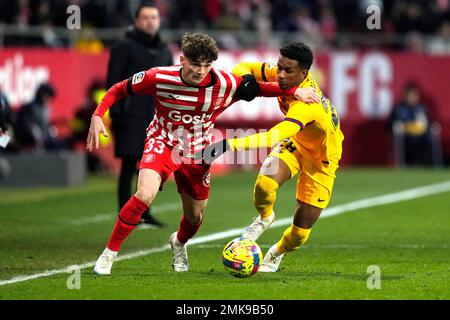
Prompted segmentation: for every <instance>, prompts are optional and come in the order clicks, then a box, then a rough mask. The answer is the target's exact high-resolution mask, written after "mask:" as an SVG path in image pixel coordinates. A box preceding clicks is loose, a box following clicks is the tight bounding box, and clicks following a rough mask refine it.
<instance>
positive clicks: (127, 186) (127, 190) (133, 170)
mask: <svg viewBox="0 0 450 320" xmlns="http://www.w3.org/2000/svg"><path fill="white" fill-rule="evenodd" d="M139 160H140V157H123V158H122V167H121V168H120V176H119V188H118V194H119V210H120V209H121V208H122V207H123V206H124V205H125V204H126V203H127V202H128V200H130V198H131V194H132V191H131V184H132V182H133V178H134V177H135V176H136V177H137V174H138V173H139V170H138V167H137V165H138V161H139ZM133 190H134V188H133ZM149 216H150V209H149V210H147V211H146V212H144V214H143V215H142V219H146V218H148V217H149Z"/></svg>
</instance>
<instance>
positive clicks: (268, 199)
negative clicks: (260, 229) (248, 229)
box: [253, 174, 279, 219]
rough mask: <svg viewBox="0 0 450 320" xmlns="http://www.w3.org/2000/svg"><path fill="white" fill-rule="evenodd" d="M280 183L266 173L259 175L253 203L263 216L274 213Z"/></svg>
mask: <svg viewBox="0 0 450 320" xmlns="http://www.w3.org/2000/svg"><path fill="white" fill-rule="evenodd" d="M278 187H279V186H278V183H277V182H276V181H275V180H273V179H272V178H269V177H267V176H265V175H262V174H260V175H258V178H256V182H255V188H254V191H253V203H254V204H255V207H256V210H258V212H259V215H260V216H261V218H263V219H264V218H267V217H268V216H270V215H271V214H272V213H273V205H274V203H275V200H276V199H277V190H278Z"/></svg>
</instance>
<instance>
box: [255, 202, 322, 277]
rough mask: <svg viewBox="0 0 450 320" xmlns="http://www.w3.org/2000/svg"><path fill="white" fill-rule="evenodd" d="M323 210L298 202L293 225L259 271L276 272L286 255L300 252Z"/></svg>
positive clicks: (267, 256) (268, 254) (274, 246)
mask: <svg viewBox="0 0 450 320" xmlns="http://www.w3.org/2000/svg"><path fill="white" fill-rule="evenodd" d="M322 210H323V209H322V208H318V207H315V206H313V205H310V204H307V203H304V202H302V201H299V200H297V208H296V212H295V216H294V221H293V224H292V225H291V226H289V228H287V229H286V230H285V231H284V232H283V236H282V237H281V239H280V240H279V241H278V242H277V243H276V244H275V245H273V246H272V247H271V248H270V249H269V251H268V252H267V254H266V256H265V257H264V259H263V262H262V263H261V267H260V270H259V271H260V272H276V271H277V270H278V268H279V265H280V263H281V260H282V258H283V255H284V253H285V252H289V251H294V250H298V249H299V248H300V247H301V246H302V245H303V244H304V243H305V242H306V241H307V240H308V238H309V235H310V233H311V228H312V226H313V225H314V223H315V222H316V221H317V219H318V218H319V216H320V214H321V212H322Z"/></svg>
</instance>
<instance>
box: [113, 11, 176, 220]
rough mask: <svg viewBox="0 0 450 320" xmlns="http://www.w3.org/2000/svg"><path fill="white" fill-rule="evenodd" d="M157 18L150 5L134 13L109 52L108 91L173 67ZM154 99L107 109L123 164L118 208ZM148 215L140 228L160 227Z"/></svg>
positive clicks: (125, 196)
mask: <svg viewBox="0 0 450 320" xmlns="http://www.w3.org/2000/svg"><path fill="white" fill-rule="evenodd" d="M159 27H160V17H159V11H158V9H157V8H156V7H155V6H153V5H152V4H142V5H141V6H140V7H139V8H138V9H137V11H136V14H135V17H134V25H133V26H132V27H130V29H129V30H128V31H127V32H126V34H125V38H124V39H122V40H120V41H119V42H117V43H116V44H115V45H114V46H113V47H112V48H111V54H110V60H109V65H108V76H107V86H108V88H109V87H111V86H112V85H114V84H115V83H116V82H119V81H121V80H123V79H126V78H128V77H130V76H132V75H133V74H135V73H137V72H139V71H143V70H147V69H150V68H152V67H155V66H170V65H172V64H173V57H172V52H171V51H170V49H169V47H168V45H167V44H166V43H165V42H164V41H162V39H161V37H160V35H159ZM153 103H154V102H153V98H152V97H150V96H130V97H127V98H126V99H122V100H121V101H120V102H119V103H117V104H115V105H114V106H113V107H111V109H110V116H111V129H112V132H113V134H114V138H115V139H114V143H115V145H114V151H115V155H116V157H118V158H120V159H121V160H122V167H121V170H120V177H119V187H118V195H119V203H118V205H119V208H122V207H123V206H124V205H125V203H126V202H127V201H128V199H129V198H130V197H131V184H132V181H133V177H134V176H135V175H136V173H137V168H138V161H139V160H140V158H141V155H142V150H143V149H144V140H145V135H146V129H147V127H148V125H149V123H150V122H151V120H152V119H153V116H154V104H153ZM162 226H163V224H162V223H161V222H159V221H157V220H156V219H155V218H154V217H153V216H151V214H150V212H146V213H144V215H143V216H142V219H141V222H140V227H147V228H151V227H162Z"/></svg>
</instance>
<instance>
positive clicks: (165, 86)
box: [156, 83, 198, 92]
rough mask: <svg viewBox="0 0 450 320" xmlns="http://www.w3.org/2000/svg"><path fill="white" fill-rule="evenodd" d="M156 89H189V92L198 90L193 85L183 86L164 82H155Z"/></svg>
mask: <svg viewBox="0 0 450 320" xmlns="http://www.w3.org/2000/svg"><path fill="white" fill-rule="evenodd" d="M156 89H165V90H174V91H178V90H179V91H189V92H198V88H193V87H184V86H177V85H173V84H166V83H157V84H156Z"/></svg>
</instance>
